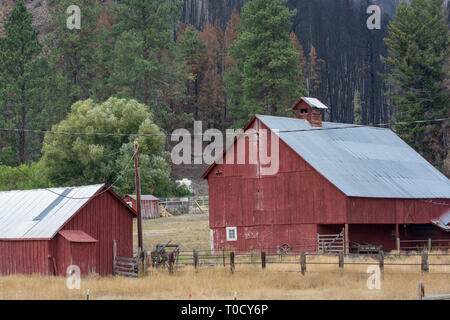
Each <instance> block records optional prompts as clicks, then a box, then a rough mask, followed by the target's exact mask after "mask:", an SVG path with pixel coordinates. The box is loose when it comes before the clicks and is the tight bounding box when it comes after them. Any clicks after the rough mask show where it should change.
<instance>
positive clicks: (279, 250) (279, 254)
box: [277, 245, 281, 260]
mask: <svg viewBox="0 0 450 320" xmlns="http://www.w3.org/2000/svg"><path fill="white" fill-rule="evenodd" d="M277 255H278V260H281V247H280V246H279V245H278V246H277Z"/></svg>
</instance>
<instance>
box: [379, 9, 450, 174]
mask: <svg viewBox="0 0 450 320" xmlns="http://www.w3.org/2000/svg"><path fill="white" fill-rule="evenodd" d="M448 35H449V33H448V27H447V25H446V21H445V15H444V12H443V10H442V1H441V0H412V1H411V3H410V4H409V5H408V4H406V3H402V4H401V5H400V6H399V7H398V8H397V12H396V15H395V19H394V20H393V21H392V22H391V23H390V25H389V38H387V39H385V43H386V44H387V45H388V47H389V51H388V52H389V56H388V57H387V58H384V61H385V62H386V63H387V64H388V65H389V66H390V68H391V71H390V74H387V75H384V76H385V77H386V79H387V80H388V81H389V83H390V84H391V86H392V87H393V92H392V93H393V94H392V99H393V102H394V104H395V105H396V106H397V107H398V111H397V114H396V117H397V120H399V121H403V122H410V121H417V120H429V119H436V118H440V117H448V116H449V113H450V105H449V95H448V93H446V92H445V90H444V80H445V79H446V77H447V75H446V72H445V69H444V62H445V60H446V58H447V57H448V55H449V47H448ZM396 129H397V130H398V131H399V133H400V134H401V137H402V138H403V139H405V141H407V142H408V143H409V144H410V145H411V146H412V147H413V148H415V149H416V150H417V151H418V152H420V153H421V154H422V155H423V156H424V157H425V158H427V159H428V160H429V161H431V162H432V163H433V164H434V165H436V166H438V167H441V166H442V162H443V159H445V157H446V155H447V150H446V148H445V147H444V143H443V142H442V137H443V134H442V130H443V125H441V124H432V125H429V124H427V123H410V124H402V125H397V126H396Z"/></svg>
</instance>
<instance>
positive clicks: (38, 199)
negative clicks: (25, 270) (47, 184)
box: [0, 184, 104, 239]
mask: <svg viewBox="0 0 450 320" xmlns="http://www.w3.org/2000/svg"><path fill="white" fill-rule="evenodd" d="M103 186H104V185H103V184H98V185H92V186H84V187H74V188H70V189H68V188H52V189H49V190H51V191H53V192H50V191H49V190H47V189H39V190H17V191H4V192H0V239H50V238H53V236H54V235H55V234H56V233H57V232H58V230H59V229H60V228H61V227H62V226H63V225H64V224H65V222H66V221H68V220H69V219H70V218H71V217H72V216H73V215H74V214H75V213H76V212H77V211H78V210H79V209H80V208H81V207H82V206H83V205H84V204H85V203H86V202H88V201H89V200H90V199H89V198H91V197H92V196H94V195H95V194H96V193H97V192H98V191H99V190H100V189H101V188H102V187H103ZM61 195H63V196H61ZM71 198H75V199H71ZM80 198H82V199H80Z"/></svg>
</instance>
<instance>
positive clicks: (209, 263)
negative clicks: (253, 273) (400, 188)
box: [169, 249, 450, 274]
mask: <svg viewBox="0 0 450 320" xmlns="http://www.w3.org/2000/svg"><path fill="white" fill-rule="evenodd" d="M270 252H273V251H266V250H264V249H263V250H254V249H250V250H249V251H247V253H242V251H241V252H240V253H239V254H236V252H235V251H233V250H225V249H222V250H221V251H220V252H211V251H210V250H193V251H192V252H189V251H182V252H180V253H179V256H178V261H173V262H172V265H170V266H169V269H170V270H171V272H173V271H174V270H176V269H177V268H178V267H183V266H194V267H195V268H196V269H197V268H200V267H214V266H223V267H226V266H228V267H229V268H230V272H232V273H235V272H236V266H238V265H255V266H257V265H259V266H260V267H261V269H262V270H264V269H266V268H267V266H268V265H293V266H297V267H296V268H295V269H296V270H297V271H298V272H301V273H302V274H305V273H306V271H307V266H308V265H336V267H338V268H339V269H343V268H344V267H345V266H351V265H367V266H368V265H378V266H379V267H380V271H382V272H383V271H384V268H385V267H386V266H393V267H400V266H409V267H411V266H412V267H414V266H417V271H421V272H429V271H430V266H448V267H450V263H430V260H429V257H430V256H433V257H436V256H440V257H450V254H449V253H439V254H437V253H435V254H430V253H428V252H422V253H416V254H408V255H405V254H403V255H402V254H385V253H383V252H380V253H378V254H371V255H369V254H344V253H343V252H339V253H330V254H321V253H307V252H306V251H305V250H301V251H298V252H293V251H291V252H289V253H283V252H277V253H276V254H273V253H270ZM318 256H322V257H328V258H330V257H334V258H335V259H336V260H334V262H331V261H328V262H324V261H314V259H307V258H311V257H318ZM399 257H407V258H411V257H418V258H419V260H420V262H418V263H409V262H401V261H400V262H398V261H389V260H394V258H399ZM359 258H363V260H364V259H367V258H372V259H374V260H375V261H372V262H369V261H356V260H358V259H359ZM360 260H361V259H360ZM449 270H450V268H449Z"/></svg>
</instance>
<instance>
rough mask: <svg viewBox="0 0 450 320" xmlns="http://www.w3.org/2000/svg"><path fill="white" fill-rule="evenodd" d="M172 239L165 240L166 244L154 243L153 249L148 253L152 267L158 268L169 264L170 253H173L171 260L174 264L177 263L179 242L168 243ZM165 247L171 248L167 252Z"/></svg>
mask: <svg viewBox="0 0 450 320" xmlns="http://www.w3.org/2000/svg"><path fill="white" fill-rule="evenodd" d="M171 242H172V240H170V241H169V242H167V243H166V244H160V243H158V244H157V245H156V249H155V251H152V252H151V253H150V257H151V261H152V267H153V268H160V267H163V268H165V267H167V266H169V259H170V255H171V254H173V262H174V263H175V264H176V263H178V256H179V253H180V248H181V244H179V243H176V244H170V243H171ZM167 248H173V250H172V251H171V252H168V251H167V250H166V249H167Z"/></svg>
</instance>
